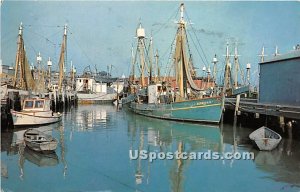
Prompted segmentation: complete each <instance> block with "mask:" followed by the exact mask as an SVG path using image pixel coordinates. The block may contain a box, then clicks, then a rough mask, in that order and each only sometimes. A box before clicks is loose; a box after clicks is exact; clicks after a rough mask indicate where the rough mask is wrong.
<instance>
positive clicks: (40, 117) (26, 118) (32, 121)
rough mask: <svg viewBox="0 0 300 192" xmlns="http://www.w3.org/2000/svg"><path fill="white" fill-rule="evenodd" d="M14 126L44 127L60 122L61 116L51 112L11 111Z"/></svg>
mask: <svg viewBox="0 0 300 192" xmlns="http://www.w3.org/2000/svg"><path fill="white" fill-rule="evenodd" d="M11 114H12V118H13V123H14V126H27V125H45V124H51V123H56V122H58V121H61V114H59V113H54V112H52V111H35V112H29V111H26V112H24V111H14V110H11Z"/></svg>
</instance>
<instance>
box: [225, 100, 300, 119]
mask: <svg viewBox="0 0 300 192" xmlns="http://www.w3.org/2000/svg"><path fill="white" fill-rule="evenodd" d="M225 108H226V109H231V110H235V108H236V98H226V101H225ZM238 111H240V112H241V113H252V114H253V115H256V116H259V115H260V114H262V115H267V116H277V117H284V118H289V119H293V120H300V107H299V106H289V105H278V104H265V103H258V102H257V99H241V100H240V101H239V106H238Z"/></svg>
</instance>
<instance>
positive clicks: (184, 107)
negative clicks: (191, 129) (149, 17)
mask: <svg viewBox="0 0 300 192" xmlns="http://www.w3.org/2000/svg"><path fill="white" fill-rule="evenodd" d="M180 13H181V14H180V15H181V17H180V20H179V21H178V29H177V34H176V38H175V40H176V42H175V43H174V45H176V46H175V49H174V58H173V61H174V63H173V66H175V80H176V87H174V86H173V87H172V86H169V85H168V82H156V83H152V84H151V83H150V84H149V85H147V86H144V85H145V84H144V83H143V79H144V77H143V76H142V78H141V81H142V83H141V86H142V88H144V89H143V90H144V91H141V92H140V93H138V94H137V98H136V100H135V101H134V102H131V104H130V108H131V109H132V111H134V112H135V113H137V114H140V115H145V116H149V117H155V118H160V119H169V120H179V121H192V122H201V123H219V122H220V119H221V115H222V106H223V105H222V101H223V99H222V97H221V96H219V95H217V94H207V93H208V91H207V90H204V88H199V86H198V85H197V84H196V82H195V80H196V79H195V70H194V69H195V68H194V66H193V62H192V58H191V53H189V52H188V50H189V49H187V48H188V47H189V46H188V44H187V43H188V41H187V32H186V24H187V23H186V22H185V20H184V17H183V16H184V4H183V3H182V4H181V5H180ZM138 35H139V34H138ZM142 35H144V34H142ZM142 35H141V36H142ZM188 56H189V57H188ZM141 61H143V59H141ZM142 69H143V67H142ZM142 71H143V70H142ZM150 74H151V72H150ZM150 82H151V81H150ZM212 84H214V83H212ZM213 95H214V96H213Z"/></svg>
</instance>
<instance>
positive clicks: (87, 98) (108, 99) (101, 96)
mask: <svg viewBox="0 0 300 192" xmlns="http://www.w3.org/2000/svg"><path fill="white" fill-rule="evenodd" d="M76 91H77V97H78V103H79V104H101V103H112V102H113V101H114V100H115V99H116V97H117V92H116V91H115V90H114V89H113V88H112V87H108V86H107V83H102V82H96V80H95V79H94V78H93V77H78V78H77V79H76Z"/></svg>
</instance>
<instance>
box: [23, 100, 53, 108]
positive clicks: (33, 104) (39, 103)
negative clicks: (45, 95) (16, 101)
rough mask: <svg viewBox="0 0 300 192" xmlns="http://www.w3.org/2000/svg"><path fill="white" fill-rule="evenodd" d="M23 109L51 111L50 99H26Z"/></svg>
mask: <svg viewBox="0 0 300 192" xmlns="http://www.w3.org/2000/svg"><path fill="white" fill-rule="evenodd" d="M23 111H50V99H38V98H35V99H25V100H24V103H23Z"/></svg>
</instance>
